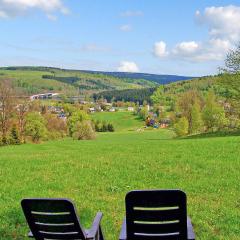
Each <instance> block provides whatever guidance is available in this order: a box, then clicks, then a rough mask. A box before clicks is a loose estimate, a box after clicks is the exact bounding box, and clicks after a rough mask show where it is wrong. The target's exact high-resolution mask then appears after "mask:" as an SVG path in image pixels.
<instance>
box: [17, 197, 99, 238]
mask: <svg viewBox="0 0 240 240" xmlns="http://www.w3.org/2000/svg"><path fill="white" fill-rule="evenodd" d="M21 205H22V209H23V212H24V215H25V217H26V220H27V222H28V225H29V227H30V230H31V232H30V233H29V234H28V236H29V237H33V238H35V239H36V240H48V239H49V240H50V239H54V240H57V239H67V240H78V239H81V240H88V239H92V240H103V234H102V229H101V225H100V222H101V218H102V213H101V212H98V213H97V215H96V217H95V219H94V221H93V224H92V227H91V229H90V230H84V229H83V228H82V227H81V224H80V221H79V218H78V215H77V212H76V208H75V206H74V204H73V203H72V202H71V201H70V200H68V199H23V200H22V202H21Z"/></svg>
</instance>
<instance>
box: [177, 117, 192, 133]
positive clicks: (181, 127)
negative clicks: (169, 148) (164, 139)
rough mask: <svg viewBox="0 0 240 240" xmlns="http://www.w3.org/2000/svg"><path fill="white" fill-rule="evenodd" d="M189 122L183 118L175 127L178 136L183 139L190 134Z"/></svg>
mask: <svg viewBox="0 0 240 240" xmlns="http://www.w3.org/2000/svg"><path fill="white" fill-rule="evenodd" d="M188 128H189V124H188V120H187V118H186V117H182V118H180V119H179V120H178V122H177V123H176V124H175V125H174V130H175V133H176V134H177V136H179V137H182V136H186V135H187V134H188Z"/></svg>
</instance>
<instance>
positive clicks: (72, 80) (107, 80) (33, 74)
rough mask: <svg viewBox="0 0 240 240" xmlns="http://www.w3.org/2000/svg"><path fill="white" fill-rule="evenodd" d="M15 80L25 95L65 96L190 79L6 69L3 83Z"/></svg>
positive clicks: (0, 75) (1, 74)
mask: <svg viewBox="0 0 240 240" xmlns="http://www.w3.org/2000/svg"><path fill="white" fill-rule="evenodd" d="M4 78H8V79H12V80H13V82H14V85H15V86H16V87H17V88H19V89H21V90H23V91H24V92H25V93H26V94H29V95H30V94H36V93H42V92H60V93H63V94H65V95H77V94H79V93H80V94H93V93H99V92H103V91H114V90H126V89H144V88H155V87H157V86H158V85H159V84H167V83H169V82H175V81H179V80H186V79H189V77H181V76H173V75H154V74H142V73H117V72H116V73H113V72H96V71H84V70H66V69H60V68H51V67H3V68H0V80H1V79H4Z"/></svg>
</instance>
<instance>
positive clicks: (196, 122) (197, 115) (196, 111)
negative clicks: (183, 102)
mask: <svg viewBox="0 0 240 240" xmlns="http://www.w3.org/2000/svg"><path fill="white" fill-rule="evenodd" d="M191 120H192V122H191V123H192V124H191V127H189V132H190V133H198V132H201V130H202V128H203V120H202V114H201V108H200V105H199V103H198V102H195V103H194V105H193V106H192V109H191Z"/></svg>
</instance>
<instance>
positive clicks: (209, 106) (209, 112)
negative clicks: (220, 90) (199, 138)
mask: <svg viewBox="0 0 240 240" xmlns="http://www.w3.org/2000/svg"><path fill="white" fill-rule="evenodd" d="M203 120H204V123H205V126H206V128H207V130H211V131H214V130H220V129H221V128H223V127H224V126H225V125H226V124H227V118H226V116H225V111H224V108H223V107H222V106H221V105H219V104H218V103H217V101H216V96H215V94H214V93H213V92H212V91H210V92H209V93H208V95H207V99H206V105H205V107H204V109H203Z"/></svg>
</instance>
